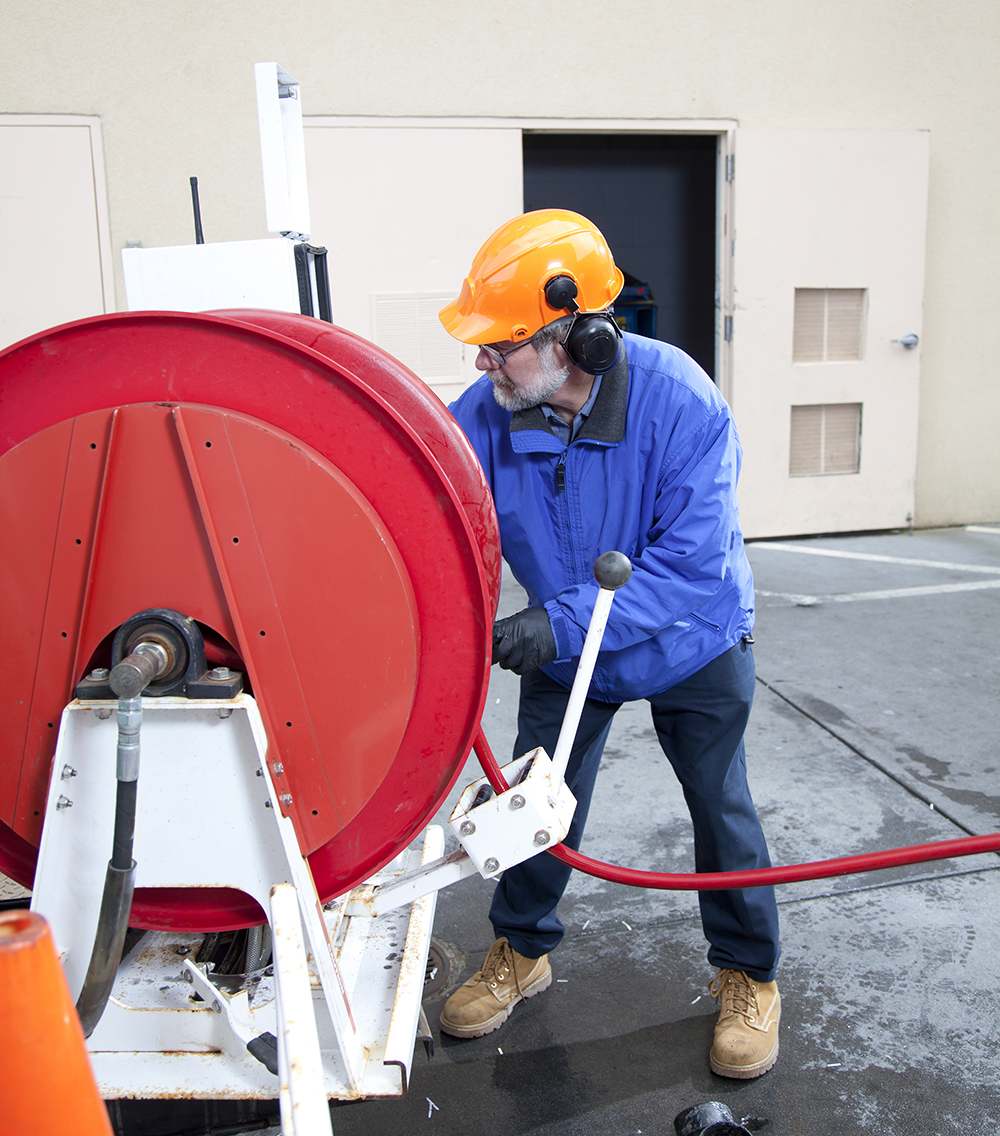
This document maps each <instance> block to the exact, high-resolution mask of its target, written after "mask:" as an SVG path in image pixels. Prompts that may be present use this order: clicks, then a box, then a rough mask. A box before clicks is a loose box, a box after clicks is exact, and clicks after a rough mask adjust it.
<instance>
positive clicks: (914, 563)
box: [747, 540, 1000, 595]
mask: <svg viewBox="0 0 1000 1136" xmlns="http://www.w3.org/2000/svg"><path fill="white" fill-rule="evenodd" d="M758 548H762V549H764V548H766V549H771V550H773V551H774V552H799V553H802V554H803V555H805V556H834V557H836V558H837V559H838V560H872V561H874V562H876V563H877V564H909V565H910V566H911V567H912V568H948V569H950V570H951V571H953V572H988V573H995V574H997V575H1000V567H994V566H992V565H991V566H989V567H987V566H986V565H985V564H953V563H952V562H951V561H949V560H916V559H911V558H910V557H907V556H881V555H879V554H878V553H876V552H844V551H842V550H841V549H838V548H808V547H806V546H805V545H801V544H781V543H780V542H778V541H767V540H762V541H754V542H753V543H751V544H748V545H747V549H748V551H751V552H752V551H754V550H756V549H758ZM872 594H873V595H874V594H875V593H872Z"/></svg>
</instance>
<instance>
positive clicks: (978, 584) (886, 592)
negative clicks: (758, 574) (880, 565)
mask: <svg viewBox="0 0 1000 1136" xmlns="http://www.w3.org/2000/svg"><path fill="white" fill-rule="evenodd" d="M984 588H1000V580H970V581H969V583H967V584H928V585H926V586H925V587H917V588H885V589H883V590H881V591H878V592H843V593H835V594H833V595H829V596H810V595H804V594H803V595H800V594H798V593H796V592H766V591H764V590H763V589H762V588H758V589H757V595H758V596H762V597H764V598H766V599H775V600H784V601H785V602H786V603H792V604H795V605H796V606H798V607H813V606H815V605H816V604H824V603H854V602H855V601H857V600H895V599H904V598H906V597H908V596H937V595H941V594H942V593H944V592H979V591H982V590H983V589H984Z"/></svg>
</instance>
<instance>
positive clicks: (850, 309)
mask: <svg viewBox="0 0 1000 1136" xmlns="http://www.w3.org/2000/svg"><path fill="white" fill-rule="evenodd" d="M866 295H867V292H866V289H864V288H796V289H795V330H794V337H793V343H792V362H793V363H834V362H844V361H846V360H850V359H860V358H861V350H862V345H863V343H864V320H865V307H866V305H865V297H866Z"/></svg>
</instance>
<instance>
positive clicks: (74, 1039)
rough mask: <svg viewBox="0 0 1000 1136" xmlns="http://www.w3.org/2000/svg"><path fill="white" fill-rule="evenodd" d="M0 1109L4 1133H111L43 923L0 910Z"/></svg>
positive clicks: (105, 1135)
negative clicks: (0, 1041) (0, 1052)
mask: <svg viewBox="0 0 1000 1136" xmlns="http://www.w3.org/2000/svg"><path fill="white" fill-rule="evenodd" d="M0 1037H2V1038H3V1054H4V1056H3V1060H2V1061H0V1102H2V1104H0V1109H2V1111H3V1121H2V1127H3V1130H4V1131H5V1132H11V1133H14V1132H17V1133H22V1132H23V1133H28V1132H30V1133H32V1134H37V1136H67V1134H69V1133H72V1134H73V1136H112V1131H111V1122H110V1121H109V1119H108V1111H107V1109H106V1108H105V1106H104V1101H102V1100H101V1096H100V1094H99V1093H98V1091H97V1085H96V1083H95V1081H94V1074H93V1072H92V1070H91V1068H90V1060H89V1058H88V1057H87V1047H86V1044H85V1042H84V1040H83V1030H82V1029H81V1028H80V1020H79V1018H78V1017H77V1014H76V1008H75V1006H74V1005H73V1001H72V999H71V998H70V994H69V987H68V986H67V985H66V978H65V976H64V975H63V972H62V967H61V966H60V965H59V960H58V959H57V958H56V949H55V945H54V943H53V942H52V932H51V931H50V930H49V925H48V923H46V922H45V920H44V919H43V918H42V917H41V916H40V915H35V914H34V913H33V912H30V911H5V912H0Z"/></svg>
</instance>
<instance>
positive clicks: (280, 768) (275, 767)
mask: <svg viewBox="0 0 1000 1136" xmlns="http://www.w3.org/2000/svg"><path fill="white" fill-rule="evenodd" d="M271 768H272V769H273V770H274V772H275V773H276V774H277V775H278V776H279V777H280V776H281V775H282V773H284V772H285V767H284V766H283V765H282V764H281V762H280V761H276V762H275V763H274V764H273V765H272V766H271Z"/></svg>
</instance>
